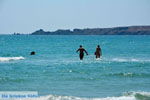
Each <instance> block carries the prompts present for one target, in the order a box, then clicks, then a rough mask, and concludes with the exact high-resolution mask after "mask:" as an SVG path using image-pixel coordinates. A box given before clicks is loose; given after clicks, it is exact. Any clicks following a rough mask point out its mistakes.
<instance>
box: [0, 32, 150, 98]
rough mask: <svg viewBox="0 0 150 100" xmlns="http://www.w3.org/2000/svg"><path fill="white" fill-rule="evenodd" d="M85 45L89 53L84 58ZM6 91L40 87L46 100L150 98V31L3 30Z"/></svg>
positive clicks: (0, 75) (2, 84)
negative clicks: (129, 33)
mask: <svg viewBox="0 0 150 100" xmlns="http://www.w3.org/2000/svg"><path fill="white" fill-rule="evenodd" d="M98 44H99V45H101V48H102V54H103V56H102V59H100V60H96V59H95V56H94V52H95V49H96V46H97V45H98ZM79 45H83V47H84V48H85V49H86V50H87V52H88V53H89V55H88V56H86V55H85V57H84V59H83V61H80V60H79V57H78V53H76V50H77V49H78V48H79ZM31 51H35V52H36V55H33V56H31V55H30V52H31ZM0 91H38V93H39V95H40V96H42V98H44V99H42V100H51V99H53V100H56V99H57V100H60V99H63V100H64V99H65V100H80V99H81V100H82V99H84V100H86V99H91V98H92V99H96V100H150V36H82V35H80V36H74V35H73V36H71V35H69V36H67V35H65V36H31V35H30V36H29V35H0ZM39 99H40V98H39Z"/></svg>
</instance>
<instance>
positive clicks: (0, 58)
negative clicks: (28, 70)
mask: <svg viewBox="0 0 150 100" xmlns="http://www.w3.org/2000/svg"><path fill="white" fill-rule="evenodd" d="M23 59H25V58H24V57H22V56H20V57H0V62H6V61H13V60H23Z"/></svg>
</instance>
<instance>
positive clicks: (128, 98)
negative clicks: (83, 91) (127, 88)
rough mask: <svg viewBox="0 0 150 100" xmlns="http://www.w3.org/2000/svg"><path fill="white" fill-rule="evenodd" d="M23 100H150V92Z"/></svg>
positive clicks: (49, 96)
mask: <svg viewBox="0 0 150 100" xmlns="http://www.w3.org/2000/svg"><path fill="white" fill-rule="evenodd" d="M22 100H150V92H127V93H124V95H123V96H119V97H105V98H80V97H73V96H57V95H47V96H40V97H38V98H31V99H29V98H27V99H22Z"/></svg>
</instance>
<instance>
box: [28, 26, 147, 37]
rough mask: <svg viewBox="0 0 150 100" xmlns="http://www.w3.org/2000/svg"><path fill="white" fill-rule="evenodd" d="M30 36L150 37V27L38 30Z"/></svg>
mask: <svg viewBox="0 0 150 100" xmlns="http://www.w3.org/2000/svg"><path fill="white" fill-rule="evenodd" d="M30 35H150V26H128V27H114V28H86V29H73V31H71V30H62V29H59V30H56V31H53V32H50V31H44V30H43V29H40V30H37V31H35V32H33V33H31V34H30Z"/></svg>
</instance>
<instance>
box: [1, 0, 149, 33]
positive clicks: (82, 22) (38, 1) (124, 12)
mask: <svg viewBox="0 0 150 100" xmlns="http://www.w3.org/2000/svg"><path fill="white" fill-rule="evenodd" d="M135 25H136V26H137V25H150V0H0V34H12V33H14V32H16V33H23V34H29V33H32V32H34V31H36V30H38V29H44V30H45V31H55V30H57V29H71V30H72V29H74V28H80V29H83V28H110V27H119V26H135Z"/></svg>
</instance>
